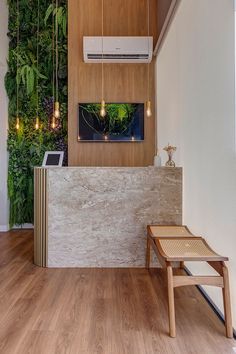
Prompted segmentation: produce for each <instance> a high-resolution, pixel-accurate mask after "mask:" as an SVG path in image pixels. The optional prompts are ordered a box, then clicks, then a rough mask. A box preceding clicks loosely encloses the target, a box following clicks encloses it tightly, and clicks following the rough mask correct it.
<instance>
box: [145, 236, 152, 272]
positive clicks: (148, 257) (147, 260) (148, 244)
mask: <svg viewBox="0 0 236 354" xmlns="http://www.w3.org/2000/svg"><path fill="white" fill-rule="evenodd" d="M150 262H151V242H150V240H149V237H148V236H147V249H146V268H147V269H149V268H150Z"/></svg>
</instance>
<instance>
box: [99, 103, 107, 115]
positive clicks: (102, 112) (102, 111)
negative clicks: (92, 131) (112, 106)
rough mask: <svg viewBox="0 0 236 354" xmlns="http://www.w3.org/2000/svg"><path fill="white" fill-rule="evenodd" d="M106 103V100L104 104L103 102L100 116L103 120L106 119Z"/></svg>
mask: <svg viewBox="0 0 236 354" xmlns="http://www.w3.org/2000/svg"><path fill="white" fill-rule="evenodd" d="M105 107H106V103H105V101H104V100H102V102H101V109H100V116H101V117H102V118H104V117H105V116H106V114H107V113H106V108H105Z"/></svg>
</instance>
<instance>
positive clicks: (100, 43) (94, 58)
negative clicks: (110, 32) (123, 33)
mask: <svg viewBox="0 0 236 354" xmlns="http://www.w3.org/2000/svg"><path fill="white" fill-rule="evenodd" d="M83 49H84V61H85V63H101V62H102V61H103V62H104V63H150V62H151V61H152V53H153V37H83Z"/></svg>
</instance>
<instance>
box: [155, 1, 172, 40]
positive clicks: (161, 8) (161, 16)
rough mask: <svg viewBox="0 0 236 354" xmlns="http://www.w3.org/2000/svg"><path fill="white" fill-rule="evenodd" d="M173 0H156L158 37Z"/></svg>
mask: <svg viewBox="0 0 236 354" xmlns="http://www.w3.org/2000/svg"><path fill="white" fill-rule="evenodd" d="M172 2H173V0H157V33H158V37H159V35H160V33H161V30H162V27H163V25H164V22H165V19H166V15H167V13H168V11H169V9H170V6H171V3H172Z"/></svg>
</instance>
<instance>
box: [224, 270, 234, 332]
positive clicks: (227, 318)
mask: <svg viewBox="0 0 236 354" xmlns="http://www.w3.org/2000/svg"><path fill="white" fill-rule="evenodd" d="M222 271H223V281H224V287H223V288H222V293H223V301H224V313H225V329H226V336H227V337H228V338H232V337H233V326H232V315H231V306H230V290H229V274H228V269H227V267H226V266H225V264H224V265H223V266H222Z"/></svg>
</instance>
